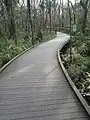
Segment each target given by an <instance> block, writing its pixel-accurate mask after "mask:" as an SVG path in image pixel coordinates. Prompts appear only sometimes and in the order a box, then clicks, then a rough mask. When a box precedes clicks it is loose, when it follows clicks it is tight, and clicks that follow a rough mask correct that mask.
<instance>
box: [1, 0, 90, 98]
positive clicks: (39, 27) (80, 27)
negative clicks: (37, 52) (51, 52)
mask: <svg viewBox="0 0 90 120" xmlns="http://www.w3.org/2000/svg"><path fill="white" fill-rule="evenodd" d="M57 31H59V32H63V33H67V34H69V35H70V41H69V43H68V45H66V46H65V48H66V49H64V50H63V51H62V61H63V62H64V65H65V67H66V69H67V70H68V73H69V75H70V76H71V78H72V80H73V81H74V83H75V85H76V87H77V88H78V89H79V91H80V92H81V94H82V95H83V96H84V97H88V96H89V99H90V0H0V67H2V66H3V65H4V64H6V63H7V62H8V61H9V60H11V59H12V58H13V57H15V56H16V55H18V54H19V53H21V52H23V51H24V50H26V49H27V48H29V47H31V46H34V45H35V44H37V43H39V42H45V41H47V40H50V39H52V38H54V37H56V32H57Z"/></svg>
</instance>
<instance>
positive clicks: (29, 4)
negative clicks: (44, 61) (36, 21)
mask: <svg viewBox="0 0 90 120" xmlns="http://www.w3.org/2000/svg"><path fill="white" fill-rule="evenodd" d="M27 7H28V17H29V21H30V25H31V33H32V45H34V32H33V23H32V17H31V2H30V0H27Z"/></svg>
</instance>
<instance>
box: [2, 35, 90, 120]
mask: <svg viewBox="0 0 90 120" xmlns="http://www.w3.org/2000/svg"><path fill="white" fill-rule="evenodd" d="M67 39H68V36H65V35H64V34H60V36H58V37H57V38H55V39H54V40H52V41H49V42H47V43H44V44H41V45H39V46H37V47H36V48H34V49H32V50H30V51H28V52H27V53H25V54H24V55H22V56H21V57H19V58H18V59H17V60H15V61H14V62H13V63H12V64H10V65H9V66H8V67H7V68H6V69H5V70H4V71H3V72H2V73H1V74H0V120H90V118H89V116H88V114H87V113H86V111H85V109H84V108H83V106H82V105H81V103H80V101H79V100H78V98H77V97H76V96H75V94H74V92H73V91H72V89H71V87H70V85H69V83H68V82H67V80H66V78H65V77H64V75H63V73H62V70H61V69H60V67H59V65H58V62H57V56H56V51H57V48H58V47H59V46H60V45H62V44H63V43H64V42H65V41H66V40H67Z"/></svg>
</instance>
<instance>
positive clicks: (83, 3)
mask: <svg viewBox="0 0 90 120" xmlns="http://www.w3.org/2000/svg"><path fill="white" fill-rule="evenodd" d="M80 4H81V6H82V8H83V12H84V14H83V23H82V33H83V34H84V33H85V29H86V22H87V14H88V4H89V0H80Z"/></svg>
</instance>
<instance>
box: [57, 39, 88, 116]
mask: <svg viewBox="0 0 90 120" xmlns="http://www.w3.org/2000/svg"><path fill="white" fill-rule="evenodd" d="M68 42H69V39H68V40H67V41H66V42H65V43H64V44H63V45H62V46H61V47H60V48H58V53H57V59H58V62H59V65H60V67H61V69H62V71H63V73H64V75H65V77H66V79H67V80H68V82H69V84H70V86H71V88H72V89H73V91H74V93H75V94H76V96H77V97H78V99H79V101H80V102H81V104H82V105H83V107H84V108H85V110H86V112H87V113H88V115H89V117H90V106H89V105H88V104H87V102H86V101H85V99H84V98H83V97H82V95H81V94H80V92H79V90H78V89H77V88H76V86H75V84H74V82H73V81H72V80H71V78H70V76H69V74H68V72H67V71H66V69H65V67H64V65H63V63H62V60H61V57H60V51H61V50H62V48H63V47H64V46H65V45H66V44H67V43H68Z"/></svg>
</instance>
